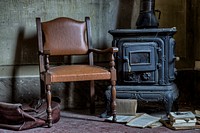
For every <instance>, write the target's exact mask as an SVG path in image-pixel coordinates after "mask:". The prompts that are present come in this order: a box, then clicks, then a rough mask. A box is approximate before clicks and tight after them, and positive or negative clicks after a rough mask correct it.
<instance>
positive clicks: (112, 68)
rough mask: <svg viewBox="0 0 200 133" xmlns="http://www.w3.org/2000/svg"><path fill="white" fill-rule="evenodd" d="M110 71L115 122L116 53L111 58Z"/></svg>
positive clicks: (114, 119)
mask: <svg viewBox="0 0 200 133" xmlns="http://www.w3.org/2000/svg"><path fill="white" fill-rule="evenodd" d="M110 72H111V85H112V86H111V96H112V99H111V101H112V104H111V109H112V115H113V122H116V121H117V119H116V87H115V86H116V80H117V74H116V69H115V62H114V55H113V54H112V55H111V60H110Z"/></svg>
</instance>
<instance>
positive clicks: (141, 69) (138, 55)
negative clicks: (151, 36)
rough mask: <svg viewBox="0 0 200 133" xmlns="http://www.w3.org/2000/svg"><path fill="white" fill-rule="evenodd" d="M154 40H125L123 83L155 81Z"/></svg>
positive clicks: (155, 56) (155, 57) (155, 54)
mask: <svg viewBox="0 0 200 133" xmlns="http://www.w3.org/2000/svg"><path fill="white" fill-rule="evenodd" d="M157 45H158V44H157V43H156V42H125V43H123V45H122V49H123V52H122V53H123V60H124V63H123V72H124V74H123V79H124V82H125V83H156V82H157V80H156V79H157V77H158V76H157V75H158V74H157V72H158V71H157V68H156V64H157V62H158V55H157V53H156V51H157V50H156V49H157Z"/></svg>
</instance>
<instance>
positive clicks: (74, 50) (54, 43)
mask: <svg viewBox="0 0 200 133" xmlns="http://www.w3.org/2000/svg"><path fill="white" fill-rule="evenodd" d="M41 30H42V33H43V34H44V39H43V41H44V44H43V45H44V47H43V50H44V53H48V54H50V55H80V54H87V52H88V48H89V46H88V43H87V42H88V41H87V39H88V38H87V25H86V22H85V21H77V20H74V19H71V18H66V17H65V18H64V17H60V18H56V19H54V20H51V21H47V22H42V23H41Z"/></svg>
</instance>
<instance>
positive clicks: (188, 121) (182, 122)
mask: <svg viewBox="0 0 200 133" xmlns="http://www.w3.org/2000/svg"><path fill="white" fill-rule="evenodd" d="M169 117H170V124H171V126H173V127H184V126H195V125H196V122H197V120H196V118H195V115H194V114H193V113H192V112H191V111H187V112H170V114H169Z"/></svg>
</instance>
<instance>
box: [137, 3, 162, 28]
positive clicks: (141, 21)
mask: <svg viewBox="0 0 200 133" xmlns="http://www.w3.org/2000/svg"><path fill="white" fill-rule="evenodd" d="M158 25H159V23H158V20H157V18H156V16H155V0H140V14H139V17H138V19H137V22H136V26H137V28H138V29H142V28H158Z"/></svg>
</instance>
